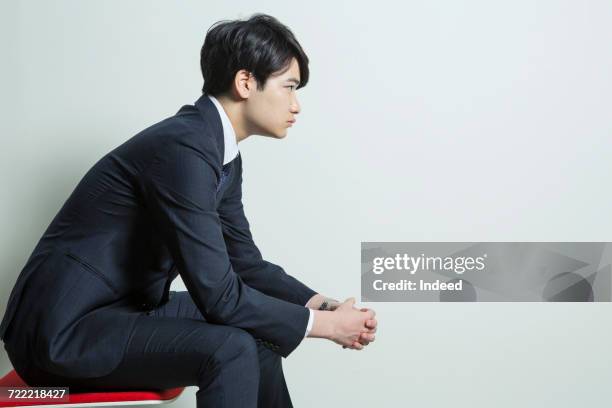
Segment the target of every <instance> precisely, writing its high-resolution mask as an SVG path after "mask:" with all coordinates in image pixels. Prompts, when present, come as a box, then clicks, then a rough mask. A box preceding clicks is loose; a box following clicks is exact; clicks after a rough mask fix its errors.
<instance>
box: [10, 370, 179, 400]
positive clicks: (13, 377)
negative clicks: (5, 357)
mask: <svg viewBox="0 0 612 408" xmlns="http://www.w3.org/2000/svg"><path fill="white" fill-rule="evenodd" d="M0 387H9V388H10V387H15V388H28V387H29V386H28V384H26V383H25V382H24V381H23V380H22V379H21V377H19V374H17V372H16V371H15V370H13V371H11V372H10V373H8V374H6V375H5V376H4V377H2V378H0ZM184 389H185V388H184V387H179V388H170V389H167V390H130V391H98V392H72V393H70V394H69V395H68V399H69V401H68V402H64V401H62V402H59V403H58V402H57V401H54V400H53V399H50V398H46V399H34V398H32V399H28V400H25V401H23V400H22V401H0V408H4V407H31V406H36V407H39V406H44V407H46V408H52V407H93V406H110V405H150V404H164V403H167V402H172V401H174V400H175V399H177V398H178V396H179V395H181V393H182V392H183V390H184Z"/></svg>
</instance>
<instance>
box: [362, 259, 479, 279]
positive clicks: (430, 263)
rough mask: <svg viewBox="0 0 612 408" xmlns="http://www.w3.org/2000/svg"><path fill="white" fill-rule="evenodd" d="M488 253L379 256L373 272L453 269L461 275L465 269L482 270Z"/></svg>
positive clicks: (374, 261) (411, 272) (412, 273)
mask: <svg viewBox="0 0 612 408" xmlns="http://www.w3.org/2000/svg"><path fill="white" fill-rule="evenodd" d="M486 258H487V254H483V256H479V257H476V258H474V257H471V256H446V257H441V256H427V257H426V256H425V254H421V256H417V257H414V256H408V254H403V255H402V254H396V255H395V257H377V258H374V260H373V268H372V272H374V273H375V274H377V275H380V274H381V273H383V272H384V271H390V270H398V271H399V270H405V271H409V272H410V274H411V275H414V274H415V273H416V272H417V271H420V270H422V271H453V272H455V273H457V274H459V275H461V274H462V273H464V272H465V271H482V270H483V269H484V268H485V263H484V261H485V259H486Z"/></svg>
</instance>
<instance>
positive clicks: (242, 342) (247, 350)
mask: <svg viewBox="0 0 612 408" xmlns="http://www.w3.org/2000/svg"><path fill="white" fill-rule="evenodd" d="M228 329H230V330H229V334H228V336H227V338H226V339H225V341H224V342H223V344H222V345H221V346H220V347H219V348H218V349H217V350H216V351H215V352H214V354H213V355H212V357H211V360H212V361H211V363H212V365H213V366H223V365H226V364H238V365H242V366H244V368H245V370H248V369H249V368H251V369H255V368H257V367H258V365H259V357H258V352H257V344H256V342H255V339H254V338H253V336H251V335H250V334H249V333H247V332H246V331H244V330H242V329H238V328H235V327H229V328H228Z"/></svg>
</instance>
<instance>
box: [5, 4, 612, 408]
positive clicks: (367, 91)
mask: <svg viewBox="0 0 612 408" xmlns="http://www.w3.org/2000/svg"><path fill="white" fill-rule="evenodd" d="M0 4H1V8H0V19H1V20H0V41H1V44H0V47H1V48H0V50H1V55H2V57H1V58H2V59H1V61H2V63H1V64H0V81H1V83H0V88H1V92H0V103H1V105H0V109H1V112H2V114H1V115H2V116H1V120H0V134H1V135H2V142H3V143H2V149H1V153H0V154H1V156H0V166H1V167H0V177H1V181H2V190H1V193H0V194H2V200H1V203H0V205H1V208H0V228H1V230H2V232H3V233H2V234H0V271H1V272H0V273H1V274H2V275H1V278H2V286H1V288H0V299H2V304H1V306H0V307H1V309H0V311H4V307H5V303H6V300H7V299H8V296H9V293H10V289H11V287H12V285H13V283H14V281H15V279H16V277H17V274H18V272H19V271H20V269H21V267H22V266H23V264H24V263H25V261H26V259H27V257H28V256H29V254H30V252H31V250H32V249H33V248H34V245H35V244H36V242H37V240H38V239H39V237H40V235H41V234H42V232H43V231H44V229H45V228H46V226H47V225H48V223H49V222H50V220H51V218H52V217H53V216H54V215H55V213H56V212H57V211H58V209H59V208H60V206H61V205H62V203H63V202H64V200H65V199H66V198H67V197H68V195H69V193H70V192H71V191H72V189H73V188H74V186H75V185H76V183H77V182H78V181H79V180H80V178H81V177H82V176H83V174H84V173H85V172H86V170H87V169H88V168H89V167H90V166H92V165H93V164H94V163H95V161H97V159H98V158H100V157H101V156H102V155H103V154H105V153H106V152H107V151H109V150H110V149H112V148H114V147H115V146H117V145H119V144H120V143H122V142H123V141H125V140H126V139H128V138H129V137H130V136H132V135H133V134H135V133H136V132H138V131H140V130H141V129H143V128H144V127H146V126H149V125H150V124H152V123H154V122H157V121H158V120H161V119H162V118H165V117H167V116H169V115H172V114H174V113H175V112H176V111H177V110H178V108H179V107H180V106H181V105H182V104H185V103H192V102H193V101H195V99H197V97H198V96H199V89H200V87H201V79H200V78H201V77H200V73H199V49H200V46H201V43H202V41H203V38H204V35H205V32H206V30H207V29H208V27H209V26H210V25H211V24H212V23H213V22H215V21H217V20H220V19H225V18H238V17H246V16H249V15H250V14H251V13H253V12H256V11H261V12H267V13H270V14H273V15H275V16H276V17H277V18H279V19H280V20H281V21H282V22H284V23H286V24H287V25H289V26H290V27H291V28H292V29H293V31H294V32H295V34H296V35H297V37H298V39H299V40H300V42H301V43H302V45H303V46H304V48H305V49H306V50H307V52H308V54H309V56H310V58H311V61H312V63H311V70H312V76H311V83H310V84H309V85H308V86H307V87H306V88H304V89H303V90H300V91H299V93H298V95H299V97H300V101H301V103H302V107H303V112H302V113H301V114H300V115H299V117H298V122H297V124H296V126H294V127H293V128H291V129H290V131H289V136H288V138H287V139H285V140H282V141H276V140H272V139H268V138H262V137H252V138H251V139H248V140H246V141H245V142H243V143H241V144H240V149H241V151H242V153H243V155H244V168H245V177H244V190H245V193H244V194H245V198H244V200H245V208H246V211H247V215H248V216H249V219H250V221H251V224H252V230H253V234H254V237H255V239H256V242H257V243H258V245H259V246H260V249H261V250H262V252H263V254H264V256H265V257H266V258H268V259H269V260H271V261H274V262H277V263H279V264H281V265H283V266H284V267H285V269H286V270H287V271H288V272H289V273H291V274H293V275H295V276H296V277H298V278H300V279H302V280H304V281H305V282H306V283H308V284H309V285H311V286H312V287H313V288H315V289H316V290H318V291H320V292H321V293H324V294H328V295H330V296H334V297H338V298H346V297H349V296H356V297H358V296H359V293H360V287H359V285H360V282H359V271H360V242H361V241H427V240H429V241H477V242H480V241H540V240H546V241H611V239H610V238H611V236H610V231H611V227H612V218H611V217H610V216H609V215H610V201H611V198H612V196H611V194H610V183H609V180H610V176H609V173H610V169H611V167H612V165H611V164H610V153H611V152H612V141H611V139H610V131H611V125H610V108H611V106H612V80H611V79H610V72H612V49H611V48H610V44H611V43H612V28H610V27H611V24H610V23H611V21H612V3H610V2H609V1H603V0H602V1H584V0H583V1H513V2H502V1H462V2H457V1H450V0H449V1H420V2H415V1H413V2H403V4H401V5H400V4H398V3H393V2H387V1H377V2H375V3H372V2H363V3H356V2H344V3H342V2H333V3H330V2H325V3H324V2H308V3H304V2H288V1H260V2H258V3H257V6H256V7H257V8H254V7H255V5H254V4H253V2H247V1H232V2H219V1H217V2H202V1H199V2H195V1H182V2H180V3H179V2H173V1H166V2H162V1H144V0H143V1H129V2H128V1H104V2H103V1H95V2H94V1H48V0H46V1H43V0H41V1H6V0H3V1H2V2H1V3H0ZM176 288H180V284H179V283H177V285H175V289H176ZM370 306H373V307H375V308H376V311H377V312H378V316H379V321H380V330H379V335H378V338H377V340H376V342H375V343H373V344H372V345H371V346H369V348H368V349H366V350H365V351H362V352H356V351H347V350H342V349H341V348H339V347H338V346H336V345H334V344H333V343H331V342H327V341H323V340H313V339H307V340H306V341H304V342H303V343H302V345H301V346H300V347H299V348H298V349H297V350H296V351H295V352H294V353H293V354H292V355H291V356H290V358H289V359H287V360H285V362H284V367H285V371H286V376H287V380H288V383H289V388H290V390H291V392H292V396H293V400H294V403H295V405H296V406H297V407H314V406H320V405H322V404H324V403H325V405H326V406H352V407H369V406H372V405H376V406H378V407H388V406H400V405H401V406H415V407H438V406H453V407H490V406H496V407H514V406H518V405H520V406H530V407H531V406H533V407H535V406H564V407H576V406H592V407H603V406H608V404H609V402H610V394H609V386H610V380H611V379H612V364H611V363H612V357H611V356H610V348H611V344H612V329H611V328H610V327H611V324H610V309H611V306H610V305H609V304H606V303H599V304H561V303H525V304H517V303H513V304H511V303H500V304H479V303H468V304H444V303H440V304H433V303H414V304H411V303H373V304H370ZM0 358H1V360H0V370H1V371H3V372H4V371H7V370H8V369H9V365H8V360H7V358H6V354H4V350H2V355H1V357H0ZM194 393H195V388H190V389H188V391H187V392H186V394H185V395H184V396H183V397H181V399H180V401H179V402H177V403H175V404H174V406H176V407H193V406H194V405H195V399H194Z"/></svg>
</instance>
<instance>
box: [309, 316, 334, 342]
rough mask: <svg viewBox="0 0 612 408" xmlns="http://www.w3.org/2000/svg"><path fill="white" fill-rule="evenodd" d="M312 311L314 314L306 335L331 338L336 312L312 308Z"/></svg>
mask: <svg viewBox="0 0 612 408" xmlns="http://www.w3.org/2000/svg"><path fill="white" fill-rule="evenodd" d="M312 312H313V314H314V323H313V325H312V330H310V333H309V334H308V337H315V338H324V339H330V340H333V336H334V333H335V320H334V319H335V317H336V313H329V311H324V310H313V311H312Z"/></svg>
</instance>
